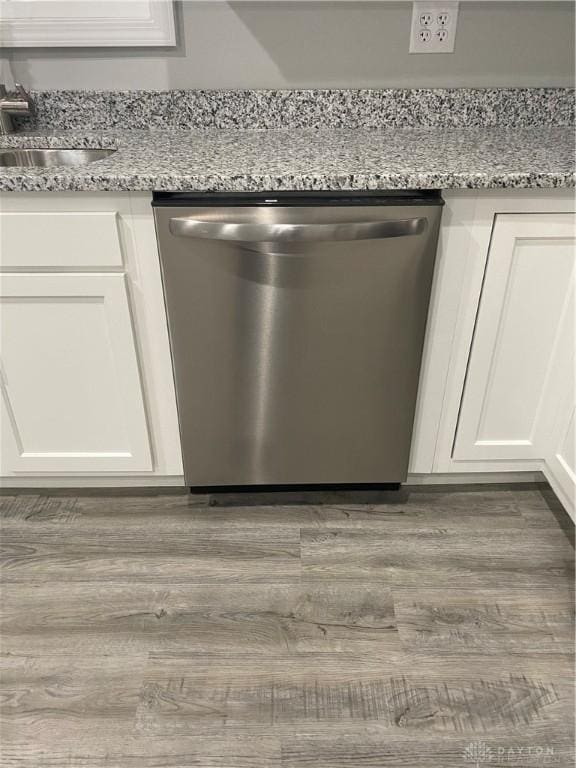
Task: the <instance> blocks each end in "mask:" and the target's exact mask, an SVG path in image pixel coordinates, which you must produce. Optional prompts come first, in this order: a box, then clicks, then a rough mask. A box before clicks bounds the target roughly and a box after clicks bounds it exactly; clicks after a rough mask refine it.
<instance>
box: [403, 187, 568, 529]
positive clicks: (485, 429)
mask: <svg viewBox="0 0 576 768" xmlns="http://www.w3.org/2000/svg"><path fill="white" fill-rule="evenodd" d="M445 199H446V208H445V211H444V216H443V223H442V230H441V235H440V244H439V251H438V261H437V269H436V274H435V281H434V286H433V292H432V300H431V307H430V316H429V322H428V332H427V339H426V345H425V350H424V360H423V367H422V375H421V382H420V391H419V401H418V410H417V419H416V424H415V433H414V441H413V450H412V457H411V465H410V472H411V473H412V474H411V478H410V479H411V480H412V482H419V481H421V480H424V481H426V482H429V481H430V480H431V479H432V480H434V479H436V481H437V482H458V481H460V482H475V481H476V479H477V481H480V482H481V481H502V480H506V479H507V478H510V479H511V480H533V479H542V476H544V477H545V478H547V479H548V480H549V482H550V484H551V485H552V487H553V488H554V490H555V491H556V493H557V495H558V496H559V497H560V499H561V500H562V502H563V504H564V505H565V507H566V509H567V510H568V511H569V512H570V513H571V514H574V499H575V497H576V467H575V439H576V436H575V434H574V430H575V423H574V422H575V413H574V409H575V400H576V397H575V382H574V365H575V345H576V341H575V334H574V329H575V321H576V314H575V312H576V310H575V308H574V290H575V281H576V238H575V226H576V217H575V215H574V209H575V202H574V196H573V194H572V193H571V192H570V191H568V190H545V191H531V190H524V191H516V192H508V193H506V192H489V191H485V192H484V191H478V192H474V191H470V192H464V191H461V192H458V191H454V192H449V193H446V194H445Z"/></svg>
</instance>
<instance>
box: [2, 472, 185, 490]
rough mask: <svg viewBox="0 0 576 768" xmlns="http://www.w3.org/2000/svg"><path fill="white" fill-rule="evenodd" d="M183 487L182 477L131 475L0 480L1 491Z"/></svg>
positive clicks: (11, 478)
mask: <svg viewBox="0 0 576 768" xmlns="http://www.w3.org/2000/svg"><path fill="white" fill-rule="evenodd" d="M169 486H170V487H172V486H184V477H183V475H133V476H132V477H126V476H121V477H120V476H118V477H115V476H113V475H108V476H102V475H93V476H88V475H81V476H78V477H73V476H72V475H66V476H56V477H55V476H53V475H51V476H50V477H48V476H45V477H3V478H1V479H0V488H2V490H10V489H11V488H14V489H15V490H18V489H22V488H158V487H163V488H166V487H169Z"/></svg>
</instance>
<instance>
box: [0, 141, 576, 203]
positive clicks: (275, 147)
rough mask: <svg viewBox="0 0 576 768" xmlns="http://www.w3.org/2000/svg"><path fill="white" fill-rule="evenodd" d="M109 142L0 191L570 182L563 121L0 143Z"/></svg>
mask: <svg viewBox="0 0 576 768" xmlns="http://www.w3.org/2000/svg"><path fill="white" fill-rule="evenodd" d="M9 146H19V147H23V146H35V147H50V146H52V147H116V148H117V151H116V152H114V154H112V155H110V156H109V157H107V158H105V159H103V160H98V161H96V162H93V163H89V164H87V165H84V166H77V167H74V168H72V167H67V168H17V167H12V168H10V167H7V168H0V191H14V192H16V191H63V190H75V191H98V190H114V191H131V190H153V189H156V190H174V191H181V190H190V191H194V190H195V191H268V190H270V191H272V190H290V189H293V190H345V189H349V190H367V189H450V188H473V189H487V188H529V187H544V188H551V187H573V186H574V185H575V180H576V175H575V160H574V158H575V143H574V131H573V129H572V128H571V127H568V126H565V127H557V128H556V127H548V126H542V127H538V128H518V129H510V130H506V129H503V128H459V129H439V128H406V129H397V128H396V129H388V130H360V129H357V130H346V129H320V130H305V129H289V130H220V129H208V130H192V131H168V130H159V131H108V132H104V131H102V132H96V133H87V132H80V131H60V132H57V133H54V134H51V135H50V134H48V133H46V132H43V133H38V134H33V133H31V134H27V135H24V134H16V135H13V136H7V137H2V138H0V147H4V148H5V147H9Z"/></svg>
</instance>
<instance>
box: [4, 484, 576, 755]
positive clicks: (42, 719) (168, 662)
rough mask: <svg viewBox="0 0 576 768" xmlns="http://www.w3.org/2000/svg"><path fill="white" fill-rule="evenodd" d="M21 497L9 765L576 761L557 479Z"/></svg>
mask: <svg viewBox="0 0 576 768" xmlns="http://www.w3.org/2000/svg"><path fill="white" fill-rule="evenodd" d="M0 509H1V516H0V521H1V525H2V542H1V543H2V591H1V605H0V609H1V619H2V635H1V646H0V662H1V667H2V668H1V685H2V691H1V704H2V720H1V724H0V754H1V764H2V766H3V768H7V767H10V768H194V767H196V768H312V767H314V768H380V767H382V768H384V767H386V768H456V766H460V767H465V766H475V767H476V768H482V766H484V765H490V766H491V768H493V766H514V767H515V768H523V767H524V768H539V767H540V766H555V768H564V767H567V766H572V765H573V746H574V726H573V722H574V710H573V679H574V677H573V656H572V653H573V650H574V636H573V628H574V610H573V606H574V603H573V594H572V587H573V555H574V553H573V548H572V545H571V533H572V528H571V523H570V521H569V519H568V517H567V516H566V515H565V513H564V512H563V511H562V510H561V508H560V507H559V505H558V503H557V502H556V501H555V500H554V498H553V496H552V494H551V493H550V491H548V490H546V488H545V487H540V486H520V487H516V488H513V487H506V488H503V487H480V486H476V487H470V488H465V489H462V488H456V487H452V488H446V487H444V488H435V489H434V488H412V489H404V490H402V491H401V492H399V493H396V494H394V493H378V492H363V493H353V494H345V493H337V492H333V493H324V494H320V493H316V494H308V495H302V494H298V493H285V494H276V495H274V494H272V495H262V494H261V495H259V496H242V495H231V494H230V495H218V496H211V497H207V496H206V497H201V496H189V495H182V494H174V493H172V494H164V495H162V494H155V495H143V494H141V495H136V494H134V493H126V492H117V493H116V494H112V493H110V494H108V495H107V494H104V493H102V494H96V493H93V494H91V495H73V494H71V493H68V494H66V493H62V494H58V493H56V492H54V493H45V494H44V493H42V494H38V495H22V494H19V495H15V496H10V495H3V496H0Z"/></svg>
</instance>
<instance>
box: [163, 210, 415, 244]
mask: <svg viewBox="0 0 576 768" xmlns="http://www.w3.org/2000/svg"><path fill="white" fill-rule="evenodd" d="M427 225H428V219H427V218H425V217H418V218H414V219H389V220H381V221H350V222H347V221H342V222H334V223H332V224H267V223H259V222H250V223H248V222H234V221H213V220H210V219H202V218H198V217H186V216H184V217H179V218H173V219H170V223H169V227H170V232H171V233H172V234H173V235H175V236H176V237H192V238H200V239H203V240H228V241H236V242H245V243H258V242H268V243H269V242H275V243H278V242H280V243H288V242H291V243H312V242H316V243H317V242H335V241H338V240H380V239H383V238H388V237H407V236H410V235H420V234H422V233H423V232H424V231H425V230H426V227H427Z"/></svg>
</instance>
